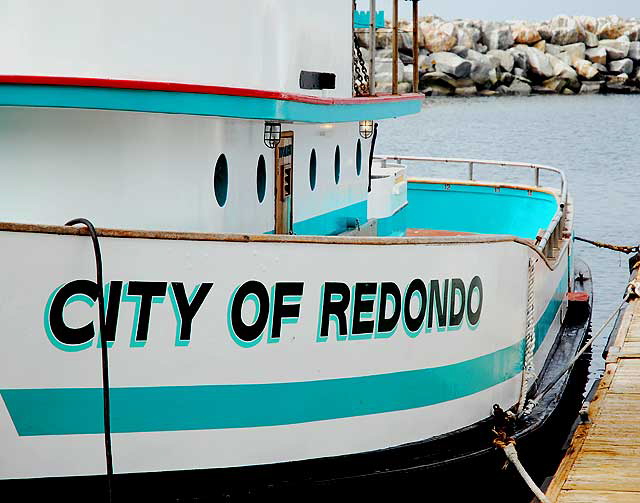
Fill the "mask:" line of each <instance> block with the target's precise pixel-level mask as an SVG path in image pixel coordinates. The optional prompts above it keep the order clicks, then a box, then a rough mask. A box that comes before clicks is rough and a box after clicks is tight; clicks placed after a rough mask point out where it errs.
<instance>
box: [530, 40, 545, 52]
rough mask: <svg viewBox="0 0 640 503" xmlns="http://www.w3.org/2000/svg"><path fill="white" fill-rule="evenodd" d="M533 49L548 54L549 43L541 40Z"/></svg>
mask: <svg viewBox="0 0 640 503" xmlns="http://www.w3.org/2000/svg"><path fill="white" fill-rule="evenodd" d="M533 47H535V48H536V49H538V50H539V51H542V52H547V42H546V40H540V42H536V43H535V44H533Z"/></svg>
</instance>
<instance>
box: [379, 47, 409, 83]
mask: <svg viewBox="0 0 640 503" xmlns="http://www.w3.org/2000/svg"><path fill="white" fill-rule="evenodd" d="M379 53H380V52H378V54H379ZM392 71H393V59H392V58H384V57H383V58H378V57H376V76H377V77H378V78H381V77H380V75H382V74H387V73H388V74H389V75H391V72H392ZM403 74H404V65H403V64H402V61H400V59H398V78H402V75H403ZM389 81H391V79H389Z"/></svg>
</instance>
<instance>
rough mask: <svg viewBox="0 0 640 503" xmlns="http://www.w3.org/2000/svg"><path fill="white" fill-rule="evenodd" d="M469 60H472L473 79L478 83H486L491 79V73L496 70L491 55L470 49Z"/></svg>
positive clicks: (471, 74)
mask: <svg viewBox="0 0 640 503" xmlns="http://www.w3.org/2000/svg"><path fill="white" fill-rule="evenodd" d="M467 60H469V61H471V73H470V74H469V75H470V77H471V80H473V81H474V82H475V83H476V84H480V85H484V84H486V83H487V82H488V81H489V78H490V73H491V71H492V70H494V66H493V62H492V61H491V58H489V56H486V55H484V54H480V53H479V52H477V51H474V50H469V52H468V53H467Z"/></svg>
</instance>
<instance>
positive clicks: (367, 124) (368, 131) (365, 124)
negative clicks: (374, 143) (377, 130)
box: [359, 121, 373, 140]
mask: <svg viewBox="0 0 640 503" xmlns="http://www.w3.org/2000/svg"><path fill="white" fill-rule="evenodd" d="M359 129H360V136H362V138H363V139H365V140H368V139H369V138H371V135H373V121H360V127H359Z"/></svg>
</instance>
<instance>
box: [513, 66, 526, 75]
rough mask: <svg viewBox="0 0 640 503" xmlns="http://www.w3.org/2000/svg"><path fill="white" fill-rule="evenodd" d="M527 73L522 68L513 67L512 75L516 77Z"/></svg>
mask: <svg viewBox="0 0 640 503" xmlns="http://www.w3.org/2000/svg"><path fill="white" fill-rule="evenodd" d="M526 74H527V72H525V71H524V70H523V69H522V68H514V69H513V75H515V76H516V77H524V76H525V75H526Z"/></svg>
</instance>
